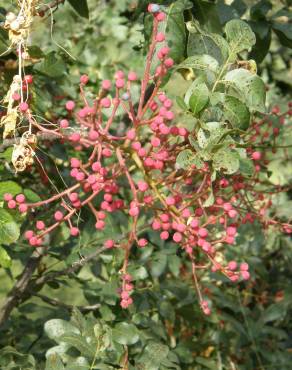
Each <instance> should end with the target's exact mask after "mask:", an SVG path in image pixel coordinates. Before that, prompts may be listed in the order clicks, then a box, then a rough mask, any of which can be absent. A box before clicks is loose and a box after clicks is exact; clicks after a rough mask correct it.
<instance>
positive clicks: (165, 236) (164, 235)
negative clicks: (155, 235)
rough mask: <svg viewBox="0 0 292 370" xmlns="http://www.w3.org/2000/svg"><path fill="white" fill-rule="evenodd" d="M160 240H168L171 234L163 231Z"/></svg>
mask: <svg viewBox="0 0 292 370" xmlns="http://www.w3.org/2000/svg"><path fill="white" fill-rule="evenodd" d="M160 238H161V239H162V240H167V239H168V238H169V232H168V231H162V233H160Z"/></svg>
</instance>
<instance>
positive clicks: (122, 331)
mask: <svg viewBox="0 0 292 370" xmlns="http://www.w3.org/2000/svg"><path fill="white" fill-rule="evenodd" d="M112 338H113V340H114V341H115V342H117V343H120V344H123V345H132V344H135V343H136V342H138V340H139V332H138V329H137V328H136V326H135V325H132V324H128V323H126V322H121V323H119V324H117V325H116V326H115V327H114V329H113V332H112Z"/></svg>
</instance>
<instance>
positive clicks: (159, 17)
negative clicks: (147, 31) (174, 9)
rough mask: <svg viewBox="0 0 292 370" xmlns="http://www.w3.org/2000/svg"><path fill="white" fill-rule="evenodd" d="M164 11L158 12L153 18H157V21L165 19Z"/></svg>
mask: <svg viewBox="0 0 292 370" xmlns="http://www.w3.org/2000/svg"><path fill="white" fill-rule="evenodd" d="M165 17H166V15H165V13H162V12H159V13H157V14H156V15H155V18H156V19H157V20H158V22H163V21H164V20H165Z"/></svg>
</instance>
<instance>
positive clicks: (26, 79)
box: [23, 75, 33, 84]
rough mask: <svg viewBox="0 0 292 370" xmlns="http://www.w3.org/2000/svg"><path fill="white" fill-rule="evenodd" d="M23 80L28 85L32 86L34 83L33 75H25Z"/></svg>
mask: <svg viewBox="0 0 292 370" xmlns="http://www.w3.org/2000/svg"><path fill="white" fill-rule="evenodd" d="M23 80H24V82H26V83H27V84H32V83H33V76H32V75H25V76H24V79H23Z"/></svg>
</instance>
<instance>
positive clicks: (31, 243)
mask: <svg viewBox="0 0 292 370" xmlns="http://www.w3.org/2000/svg"><path fill="white" fill-rule="evenodd" d="M29 244H30V245H31V246H33V247H34V246H36V245H37V244H38V239H37V237H36V236H32V237H31V238H30V239H29Z"/></svg>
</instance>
